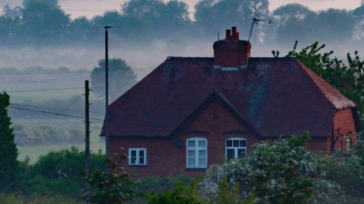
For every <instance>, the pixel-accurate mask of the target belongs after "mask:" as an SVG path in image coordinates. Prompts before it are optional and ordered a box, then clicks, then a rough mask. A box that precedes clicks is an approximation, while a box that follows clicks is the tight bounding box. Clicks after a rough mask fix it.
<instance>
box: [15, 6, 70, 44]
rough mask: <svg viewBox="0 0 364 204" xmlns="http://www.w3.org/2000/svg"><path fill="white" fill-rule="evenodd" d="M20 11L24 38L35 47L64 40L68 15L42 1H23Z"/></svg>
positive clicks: (68, 19)
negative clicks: (22, 7) (35, 45)
mask: <svg viewBox="0 0 364 204" xmlns="http://www.w3.org/2000/svg"><path fill="white" fill-rule="evenodd" d="M25 2H27V3H25V4H24V6H25V7H24V9H23V11H22V29H24V31H25V32H23V34H24V36H23V37H24V38H26V39H28V40H29V41H30V43H35V44H37V45H46V44H52V43H54V42H60V41H62V40H64V38H65V37H66V34H67V26H68V24H69V23H70V14H65V12H64V11H63V10H61V8H60V7H59V6H58V5H57V4H56V5H54V3H57V2H53V4H52V3H50V2H49V1H44V0H29V1H25Z"/></svg>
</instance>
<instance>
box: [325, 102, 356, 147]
mask: <svg viewBox="0 0 364 204" xmlns="http://www.w3.org/2000/svg"><path fill="white" fill-rule="evenodd" d="M354 133H355V123H354V117H353V113H352V110H351V109H350V108H347V109H341V110H337V111H336V113H335V116H334V135H335V138H334V140H335V149H339V148H340V141H342V151H347V137H346V136H350V135H353V134H354ZM327 143H328V144H327V146H328V148H329V147H331V138H329V139H328V142H327ZM352 144H355V137H353V139H352Z"/></svg>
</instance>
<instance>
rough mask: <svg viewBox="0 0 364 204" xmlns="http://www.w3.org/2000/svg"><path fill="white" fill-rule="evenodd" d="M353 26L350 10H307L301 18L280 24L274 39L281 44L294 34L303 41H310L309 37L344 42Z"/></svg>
mask: <svg viewBox="0 0 364 204" xmlns="http://www.w3.org/2000/svg"><path fill="white" fill-rule="evenodd" d="M354 27H355V19H354V17H353V15H352V12H351V11H346V10H344V9H343V10H340V9H328V10H326V11H320V12H319V13H314V12H308V13H307V15H306V17H305V18H304V19H302V20H300V19H296V18H294V19H292V18H290V19H289V20H288V21H287V22H286V23H285V24H282V25H280V26H279V27H278V28H277V31H276V40H277V42H278V43H282V44H286V43H291V41H287V39H292V37H290V36H294V37H295V39H294V40H299V41H301V42H303V43H310V42H309V40H310V39H317V40H320V41H324V42H335V43H337V42H345V41H349V40H351V39H352V36H353V32H354ZM288 34H289V35H290V36H288ZM287 37H288V38H287Z"/></svg>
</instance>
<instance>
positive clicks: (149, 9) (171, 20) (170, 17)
mask: <svg viewBox="0 0 364 204" xmlns="http://www.w3.org/2000/svg"><path fill="white" fill-rule="evenodd" d="M122 13H123V15H124V16H134V17H137V18H139V19H145V20H147V21H148V23H149V24H150V25H151V26H152V28H153V32H154V34H155V36H156V37H158V38H161V39H163V38H165V37H172V36H174V35H175V34H176V33H178V32H179V31H180V30H181V27H183V26H184V25H186V24H187V23H189V22H190V19H189V16H188V15H189V13H188V6H187V4H186V3H184V2H181V1H178V0H172V1H169V2H168V3H164V2H163V1H162V0H131V1H128V2H125V3H124V5H123V6H122Z"/></svg>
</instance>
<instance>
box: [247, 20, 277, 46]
mask: <svg viewBox="0 0 364 204" xmlns="http://www.w3.org/2000/svg"><path fill="white" fill-rule="evenodd" d="M258 21H262V22H265V23H268V24H270V23H272V21H271V20H268V21H265V20H260V19H257V18H253V22H252V27H251V28H250V34H249V38H248V42H250V36H251V35H252V31H253V26H254V23H255V24H257V25H258Z"/></svg>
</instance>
